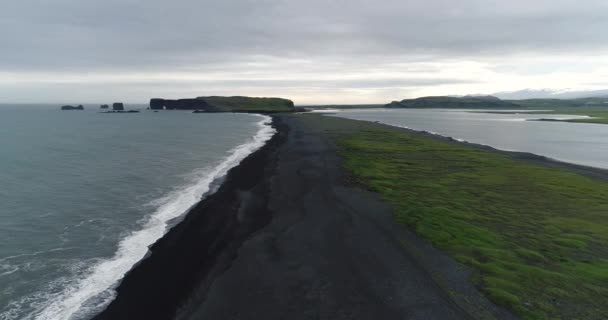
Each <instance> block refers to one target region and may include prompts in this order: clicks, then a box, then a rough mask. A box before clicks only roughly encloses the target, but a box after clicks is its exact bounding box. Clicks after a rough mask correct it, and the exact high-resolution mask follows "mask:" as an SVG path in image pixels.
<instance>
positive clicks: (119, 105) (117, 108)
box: [112, 102, 125, 111]
mask: <svg viewBox="0 0 608 320" xmlns="http://www.w3.org/2000/svg"><path fill="white" fill-rule="evenodd" d="M112 110H114V111H122V110H125V105H124V104H123V103H122V102H115V103H114V104H113V105H112Z"/></svg>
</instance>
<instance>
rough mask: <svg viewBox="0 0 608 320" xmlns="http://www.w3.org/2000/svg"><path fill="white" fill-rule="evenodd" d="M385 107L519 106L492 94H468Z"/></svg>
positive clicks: (424, 99)
mask: <svg viewBox="0 0 608 320" xmlns="http://www.w3.org/2000/svg"><path fill="white" fill-rule="evenodd" d="M386 107H387V108H460V109H492V108H519V107H520V106H519V105H517V104H515V103H512V102H509V101H502V100H500V99H499V98H497V97H494V96H483V95H479V96H477V95H468V96H464V97H448V96H437V97H421V98H416V99H405V100H401V101H393V102H391V103H389V104H387V105H386Z"/></svg>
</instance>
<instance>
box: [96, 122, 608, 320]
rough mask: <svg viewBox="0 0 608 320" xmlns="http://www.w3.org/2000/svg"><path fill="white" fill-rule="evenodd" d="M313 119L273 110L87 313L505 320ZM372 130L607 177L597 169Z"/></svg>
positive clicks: (129, 316) (505, 314)
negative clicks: (255, 137) (251, 141)
mask: <svg viewBox="0 0 608 320" xmlns="http://www.w3.org/2000/svg"><path fill="white" fill-rule="evenodd" d="M314 117H323V116H322V115H276V116H273V127H274V128H275V129H276V130H277V133H276V134H275V135H274V136H273V137H272V138H271V140H269V141H268V142H267V143H266V144H265V145H264V146H263V147H262V148H260V149H258V150H257V151H255V152H254V153H252V154H250V155H249V156H248V157H247V158H246V159H244V160H243V161H242V162H241V163H240V164H239V165H238V166H236V167H234V168H232V169H231V170H230V171H229V172H228V174H227V175H226V177H225V179H224V182H223V183H222V184H221V186H219V189H218V190H217V191H216V193H214V194H212V195H210V196H209V197H207V198H206V199H204V200H202V201H201V202H200V203H198V204H197V205H196V206H195V207H193V208H192V209H191V210H190V212H189V213H188V214H187V215H186V216H185V218H184V219H183V220H182V221H181V222H180V223H178V224H177V225H176V226H174V227H173V228H172V229H171V230H169V231H168V232H167V233H166V234H165V236H163V238H161V239H160V240H158V241H157V242H156V243H155V244H154V245H153V246H152V247H151V248H150V254H149V256H148V257H147V258H146V259H144V260H142V261H141V262H140V263H139V264H138V265H136V266H135V267H134V268H133V269H132V270H131V271H130V272H129V273H128V274H127V275H126V276H125V278H124V279H123V281H122V282H121V283H120V285H119V286H118V288H117V297H116V299H115V300H114V301H113V302H112V303H110V305H109V306H108V307H107V308H106V309H105V310H104V311H103V312H101V313H100V314H99V315H97V316H96V317H95V319H133V318H146V319H170V318H177V319H196V318H210V319H249V318H251V317H252V316H253V315H255V317H259V318H265V319H285V318H291V319H300V318H302V319H304V318H310V317H311V316H312V317H313V318H314V317H316V318H332V319H333V318H360V319H375V318H386V319H390V318H398V317H400V316H402V315H403V314H410V315H412V318H414V319H426V318H438V317H439V318H444V319H470V318H482V319H515V318H516V317H515V316H513V315H512V314H511V313H510V312H508V311H506V310H505V309H503V308H501V307H497V306H496V305H494V304H493V303H491V302H490V301H489V300H488V299H487V298H486V297H485V296H484V295H482V294H481V293H480V292H479V291H478V290H477V288H475V287H474V286H473V285H472V284H470V283H469V281H468V278H469V277H470V275H471V270H470V269H469V268H467V267H464V266H463V265H461V264H459V263H456V262H455V261H454V260H452V259H451V258H450V257H449V256H447V255H446V254H445V253H443V252H441V251H439V250H438V249H436V248H434V247H433V246H432V245H430V243H429V242H427V241H425V240H422V239H421V238H420V237H418V236H417V235H415V234H414V233H413V232H411V231H409V230H408V229H407V228H406V227H404V226H402V225H399V224H397V223H395V222H394V221H393V217H392V214H391V208H390V207H389V206H388V205H386V203H384V202H383V201H382V200H380V199H379V197H378V196H377V195H376V194H373V193H371V192H368V191H365V190H362V189H361V188H360V186H356V185H353V184H351V183H349V181H348V176H347V174H345V172H344V170H343V169H342V167H341V159H340V157H339V156H338V154H337V152H336V146H335V145H332V142H331V138H330V137H328V136H327V135H328V133H326V132H325V131H324V129H323V128H322V127H317V128H315V126H316V124H315V121H318V119H316V120H315V119H314ZM302 119H308V120H310V121H308V120H307V121H302ZM311 119H312V120H311ZM338 119H339V120H340V121H343V122H344V123H349V125H351V126H352V125H355V126H356V125H357V123H360V124H365V125H370V124H371V122H367V121H358V120H349V119H341V118H338ZM303 122H307V123H306V124H303ZM372 125H377V126H387V127H390V128H397V129H399V130H404V131H407V132H409V133H413V134H416V135H423V136H427V137H431V138H434V139H439V140H442V141H446V142H450V143H455V144H461V145H462V144H465V145H468V146H471V147H474V148H478V149H481V150H484V151H488V152H497V153H501V154H508V155H510V156H512V157H513V158H516V159H522V160H525V161H531V162H535V163H538V164H543V165H547V166H552V167H557V168H561V169H568V170H570V171H574V172H577V173H581V174H584V175H587V176H591V177H594V178H599V179H607V178H608V171H607V170H603V169H596V168H590V167H583V166H578V165H572V164H568V163H563V162H559V161H555V160H552V159H547V158H545V157H542V156H537V155H534V154H530V153H520V152H511V151H501V150H497V149H494V148H492V147H489V146H483V145H477V144H472V143H468V142H462V141H457V140H454V139H452V138H448V137H443V136H438V135H435V134H432V133H428V132H421V131H415V130H412V129H406V128H399V127H395V126H389V125H384V124H377V123H376V124H372ZM321 213H323V214H321ZM397 297H398V298H397ZM395 298H397V299H395ZM387 299H388V300H387ZM347 307H348V308H347ZM322 315H325V316H322ZM347 315H348V316H347Z"/></svg>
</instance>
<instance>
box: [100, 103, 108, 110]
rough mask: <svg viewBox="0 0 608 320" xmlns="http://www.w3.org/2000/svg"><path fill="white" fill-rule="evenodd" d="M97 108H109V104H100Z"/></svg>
mask: <svg viewBox="0 0 608 320" xmlns="http://www.w3.org/2000/svg"><path fill="white" fill-rule="evenodd" d="M99 108H101V109H109V108H110V106H109V105H107V104H102V105H101V106H100V107H99Z"/></svg>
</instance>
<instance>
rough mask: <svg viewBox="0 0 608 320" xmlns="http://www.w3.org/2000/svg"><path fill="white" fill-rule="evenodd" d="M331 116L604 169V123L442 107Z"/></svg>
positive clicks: (607, 140) (607, 164)
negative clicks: (403, 128)
mask: <svg viewBox="0 0 608 320" xmlns="http://www.w3.org/2000/svg"><path fill="white" fill-rule="evenodd" d="M335 116H339V117H345V118H349V119H357V120H369V121H378V122H381V123H385V124H389V125H394V126H400V127H406V128H411V129H415V130H424V131H429V132H433V133H437V134H440V135H443V136H448V137H453V138H455V139H459V140H464V141H469V142H473V143H479V144H484V145H489V146H492V147H494V148H497V149H501V150H508V151H523V152H531V153H535V154H538V155H543V156H546V157H549V158H553V159H557V160H561V161H565V162H570V163H575V164H581V165H586V166H592V167H598V168H605V169H608V125H603V124H589V123H568V122H548V121H527V120H531V119H543V118H544V119H549V118H550V119H570V118H577V117H580V116H571V115H555V114H525V113H521V114H496V113H479V112H477V111H475V112H469V111H467V110H454V109H451V110H448V109H407V110H405V109H398V110H395V109H366V110H363V109H359V110H344V111H339V112H337V113H335Z"/></svg>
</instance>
